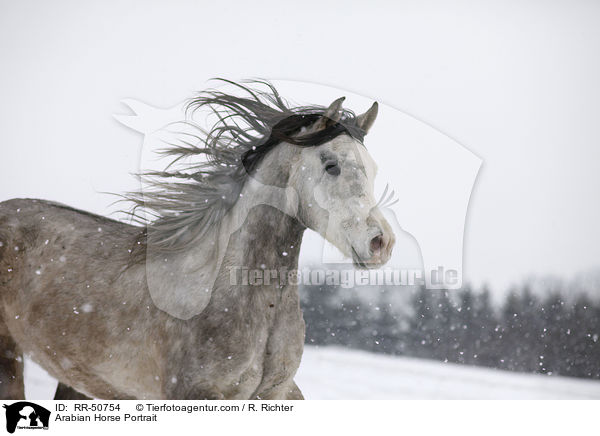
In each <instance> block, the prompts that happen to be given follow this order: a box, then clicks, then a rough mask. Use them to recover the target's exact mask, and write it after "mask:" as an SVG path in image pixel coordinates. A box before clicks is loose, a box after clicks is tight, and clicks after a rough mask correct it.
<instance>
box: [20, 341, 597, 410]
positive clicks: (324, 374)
mask: <svg viewBox="0 0 600 436" xmlns="http://www.w3.org/2000/svg"><path fill="white" fill-rule="evenodd" d="M296 382H297V383H298V386H299V387H300V389H301V390H302V392H303V393H304V396H305V397H306V398H307V399H319V400H326V399H334V400H363V399H364V400H369V399H380V400H383V399H591V398H596V399H600V381H589V380H582V379H574V378H567V377H555V376H544V375H536V374H531V375H530V374H517V373H512V372H506V371H497V370H493V369H484V368H477V367H471V366H463V365H456V364H451V363H441V362H434V361H429V360H423V359H413V358H408V357H391V356H383V355H380V354H373V353H368V352H364V351H355V350H348V349H344V348H337V347H308V346H307V347H306V348H305V351H304V356H303V358H302V364H301V365H300V369H299V370H298V374H297V376H296ZM55 389H56V381H55V380H54V379H52V378H51V377H50V376H48V374H46V372H45V371H44V370H43V369H41V368H40V367H39V366H37V365H36V364H34V363H32V362H31V361H29V360H26V363H25V392H26V396H27V398H28V399H34V400H35V399H38V400H41V399H50V398H52V397H53V395H54V390H55Z"/></svg>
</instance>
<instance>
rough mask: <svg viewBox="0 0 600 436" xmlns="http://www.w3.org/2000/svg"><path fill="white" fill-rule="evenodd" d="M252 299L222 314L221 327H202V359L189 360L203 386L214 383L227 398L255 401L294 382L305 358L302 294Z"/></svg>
mask: <svg viewBox="0 0 600 436" xmlns="http://www.w3.org/2000/svg"><path fill="white" fill-rule="evenodd" d="M253 297H254V298H252V299H249V300H247V301H245V304H242V305H238V306H237V307H238V309H234V308H230V309H228V310H227V312H225V311H223V313H224V314H225V315H224V316H223V318H222V320H221V321H220V323H219V325H218V326H217V325H215V324H214V321H215V320H214V318H213V319H212V321H213V322H210V324H208V323H207V324H206V325H205V326H204V327H202V326H200V327H199V331H200V332H201V342H202V344H200V346H198V344H196V349H197V350H198V359H193V360H191V361H190V360H188V362H187V365H188V366H189V368H188V371H189V372H190V373H193V374H197V376H196V377H194V379H195V380H196V383H198V385H201V386H208V385H210V386H211V388H213V389H216V390H217V391H218V392H220V393H222V394H223V395H224V396H225V398H250V396H252V395H253V394H260V392H262V391H267V390H269V389H272V388H273V387H275V386H277V385H280V384H282V383H284V382H286V381H288V380H291V379H292V378H293V376H294V374H295V373H296V370H297V369H298V366H299V364H300V359H301V357H302V348H303V342H304V320H303V319H302V313H301V311H300V309H299V305H298V298H297V293H296V292H285V290H284V291H283V292H282V291H281V290H280V291H279V294H278V295H277V296H276V298H274V297H273V296H271V295H269V294H268V293H264V294H262V295H260V294H255V295H254V296H253ZM233 326H235V328H233ZM190 346H191V345H190ZM209 362H212V363H209ZM215 362H217V363H216V364H215Z"/></svg>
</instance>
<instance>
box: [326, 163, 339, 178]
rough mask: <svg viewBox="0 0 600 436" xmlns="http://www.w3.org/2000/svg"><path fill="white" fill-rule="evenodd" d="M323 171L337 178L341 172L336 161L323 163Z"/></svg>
mask: <svg viewBox="0 0 600 436" xmlns="http://www.w3.org/2000/svg"><path fill="white" fill-rule="evenodd" d="M325 171H327V173H328V174H331V175H332V176H339V175H340V172H341V170H340V166H339V165H338V163H337V162H336V161H333V160H332V161H328V162H325Z"/></svg>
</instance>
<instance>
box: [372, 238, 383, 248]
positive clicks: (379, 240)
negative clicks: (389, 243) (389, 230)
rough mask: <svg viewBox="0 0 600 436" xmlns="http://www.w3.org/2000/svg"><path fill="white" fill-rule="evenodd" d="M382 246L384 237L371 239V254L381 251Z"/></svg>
mask: <svg viewBox="0 0 600 436" xmlns="http://www.w3.org/2000/svg"><path fill="white" fill-rule="evenodd" d="M382 246H383V237H382V236H381V235H377V236H375V237H374V238H373V239H371V252H376V251H379V250H381V247H382Z"/></svg>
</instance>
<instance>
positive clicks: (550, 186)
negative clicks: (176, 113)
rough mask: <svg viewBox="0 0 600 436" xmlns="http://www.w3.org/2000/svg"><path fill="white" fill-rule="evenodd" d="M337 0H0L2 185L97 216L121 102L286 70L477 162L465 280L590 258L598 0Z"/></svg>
mask: <svg viewBox="0 0 600 436" xmlns="http://www.w3.org/2000/svg"><path fill="white" fill-rule="evenodd" d="M342 4H343V7H333V6H331V5H328V4H326V3H325V2H321V1H315V2H311V1H305V2H302V5H301V6H300V5H299V4H296V5H294V6H293V7H292V6H289V5H286V4H284V3H283V2H262V3H259V2H249V3H248V2H246V3H243V2H239V4H237V5H234V4H232V3H227V4H224V5H217V4H216V2H211V3H208V2H206V4H200V2H192V1H170V2H161V3H158V2H152V1H144V2H142V1H140V2H133V1H129V2H111V1H105V2H101V3H100V2H97V3H95V4H91V2H88V3H86V4H85V5H84V4H83V3H82V2H75V1H72V2H67V1H54V2H52V3H49V2H41V1H39V2H30V1H21V2H8V1H0V97H1V98H0V147H1V151H2V154H1V158H0V200H5V199H9V198H13V197H37V198H46V199H52V200H57V201H61V202H64V203H67V204H70V205H72V206H75V207H78V208H82V209H87V210H91V211H94V212H97V213H101V214H106V213H108V212H109V211H110V210H114V208H113V209H110V208H109V204H110V203H111V201H113V198H111V197H109V196H106V195H103V194H101V192H104V191H108V192H123V191H126V190H131V189H135V188H136V182H135V180H134V179H133V178H132V177H131V176H130V175H129V174H130V173H132V172H136V171H138V170H139V161H140V146H141V137H140V136H139V135H138V134H136V133H135V132H133V131H131V130H129V129H127V128H126V127H124V126H122V125H120V124H119V123H118V122H117V121H115V120H114V118H113V117H112V115H113V114H115V113H122V112H123V111H124V108H123V106H122V105H121V104H120V103H119V102H120V100H122V99H124V98H135V99H138V100H141V101H145V102H148V103H150V104H153V105H157V106H161V107H169V106H172V105H175V104H177V103H178V102H180V101H181V100H183V99H185V98H187V97H189V96H190V95H191V94H192V93H193V92H194V91H196V90H200V89H203V88H205V87H206V86H207V82H206V80H207V79H208V78H210V77H213V76H225V77H229V78H233V79H242V78H248V77H264V78H269V79H285V80H292V81H299V82H309V83H314V84H319V85H325V86H327V87H330V88H331V87H333V88H337V89H340V90H347V91H348V92H350V93H353V94H355V95H360V96H364V97H366V98H367V99H376V100H378V101H380V102H382V103H383V104H385V105H386V106H387V107H389V108H395V109H397V110H399V111H401V112H403V113H406V114H409V115H410V116H412V117H414V118H416V119H417V120H420V121H422V122H424V123H426V124H427V125H429V126H431V127H432V128H434V129H436V130H438V131H439V132H441V133H443V134H445V135H448V136H449V137H450V138H453V140H455V141H456V142H457V143H459V144H462V145H463V146H464V147H466V149H468V150H470V152H472V153H473V154H474V155H475V156H478V157H479V158H480V159H481V160H482V162H483V164H482V167H481V170H480V172H479V175H478V177H477V180H476V183H475V188H474V191H473V194H472V196H471V200H470V206H469V210H468V215H467V222H466V226H465V235H464V267H465V269H464V275H465V278H466V279H467V280H470V281H473V282H475V283H481V282H484V281H487V282H488V283H490V284H491V285H492V287H493V288H495V289H499V290H500V289H504V288H506V287H507V286H508V285H509V284H510V283H511V282H514V281H518V280H520V279H521V278H523V277H527V276H529V275H532V274H534V275H545V274H553V275H557V276H561V277H570V276H573V275H575V274H576V273H578V272H581V271H586V270H590V269H593V268H596V267H598V266H599V265H600V244H599V242H600V237H599V236H600V230H599V228H598V223H599V222H600V207H599V204H598V198H599V197H600V195H599V194H600V172H599V171H598V170H599V167H600V163H599V162H600V128H599V126H600V124H599V122H598V120H600V81H599V80H598V77H600V63H599V61H598V53H600V27H599V26H598V22H599V19H600V3H597V2H593V1H587V2H586V1H578V2H567V1H564V2H558V1H540V2H535V1H530V2H516V1H514V2H511V1H503V2H453V4H452V5H450V4H448V3H447V2H427V1H425V2H423V1H414V2H394V3H393V4H392V3H391V2H383V1H382V2H355V1H347V2H344V3H342ZM316 103H327V102H321V101H317V102H316ZM355 109H356V110H360V109H364V108H362V107H361V108H355ZM374 129H376V126H375V127H374ZM393 145H394V138H390V149H389V159H390V161H392V160H395V161H397V162H400V161H401V160H402V159H403V156H402V147H398V148H395V147H393ZM431 176H432V177H435V176H436V175H435V174H432V175H431Z"/></svg>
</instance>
